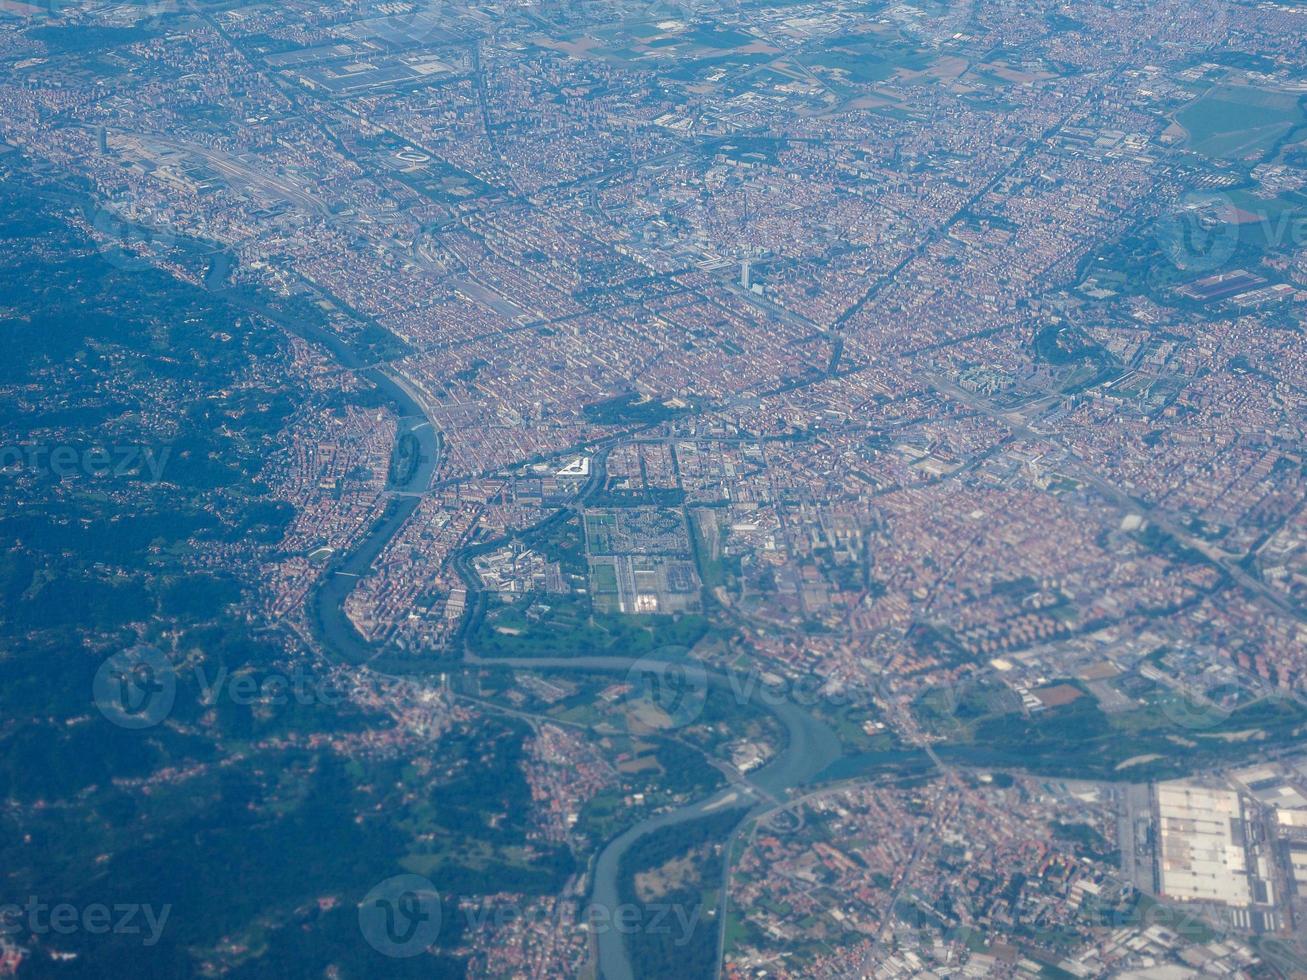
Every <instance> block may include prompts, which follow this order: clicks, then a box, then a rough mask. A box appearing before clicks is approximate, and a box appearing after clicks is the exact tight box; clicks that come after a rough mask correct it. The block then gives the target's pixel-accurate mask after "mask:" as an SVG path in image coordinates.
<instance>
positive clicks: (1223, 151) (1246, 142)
mask: <svg viewBox="0 0 1307 980" xmlns="http://www.w3.org/2000/svg"><path fill="white" fill-rule="evenodd" d="M1175 118H1176V122H1178V123H1179V124H1180V125H1181V126H1183V127H1184V128H1185V130H1186V131H1187V132H1188V133H1189V147H1190V149H1192V150H1194V151H1196V152H1198V153H1203V154H1206V155H1207V156H1212V157H1241V156H1247V155H1249V154H1252V153H1258V154H1261V153H1265V152H1266V151H1267V150H1268V149H1270V148H1271V147H1272V146H1273V145H1274V144H1275V142H1276V141H1277V140H1278V139H1280V138H1281V137H1282V136H1284V135H1285V134H1286V133H1287V132H1289V130H1290V129H1291V128H1293V127H1295V126H1301V125H1303V124H1304V123H1307V115H1305V114H1304V112H1303V107H1302V104H1301V101H1300V100H1299V98H1298V96H1296V95H1294V94H1292V93H1288V92H1270V91H1264V90H1261V89H1254V88H1250V87H1248V86H1244V85H1223V86H1218V87H1217V88H1214V89H1212V90H1211V91H1209V92H1208V93H1207V94H1205V95H1204V96H1202V97H1201V98H1199V99H1197V100H1196V101H1194V102H1191V103H1190V104H1189V105H1187V106H1185V107H1184V108H1183V109H1181V110H1180V111H1179V112H1178V113H1177V114H1176V117H1175Z"/></svg>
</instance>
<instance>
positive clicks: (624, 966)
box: [206, 256, 840, 980]
mask: <svg viewBox="0 0 1307 980" xmlns="http://www.w3.org/2000/svg"><path fill="white" fill-rule="evenodd" d="M229 262H230V259H229V258H227V257H225V256H224V257H221V258H218V259H215V264H214V266H213V267H212V268H211V275H210V276H209V277H208V281H207V283H206V284H207V285H208V286H209V288H210V289H211V290H212V291H213V292H215V293H217V294H219V295H222V296H224V297H225V298H227V299H229V300H231V301H232V302H234V303H236V304H238V305H241V306H243V307H245V308H246V309H248V310H250V311H251V312H256V313H259V314H260V315H262V316H265V317H267V318H268V319H271V320H273V321H275V322H277V323H278V324H280V325H281V326H282V327H283V328H285V329H287V330H289V331H290V332H292V333H295V334H296V335H298V336H301V337H303V338H305V339H306V340H309V341H312V342H314V343H317V344H319V345H321V346H322V347H324V348H325V349H327V350H328V351H329V352H330V353H331V354H332V356H333V357H334V358H335V359H336V361H337V362H338V363H339V364H340V365H341V366H342V367H344V368H346V369H350V370H354V371H357V372H358V373H359V374H361V375H362V376H363V377H366V378H367V379H368V380H370V381H371V382H373V383H374V384H375V385H377V387H378V388H379V389H380V390H381V391H382V392H383V393H384V394H385V395H386V396H387V398H388V399H390V401H391V402H392V403H393V404H394V405H395V406H396V407H397V410H398V413H399V416H400V422H399V428H398V431H397V433H396V441H397V442H398V439H399V437H400V436H402V435H403V434H404V433H407V432H411V433H412V434H413V435H414V436H415V437H416V438H417V439H418V443H419V447H420V449H421V461H420V463H419V465H418V466H417V467H416V468H415V469H414V471H413V472H412V473H411V474H409V476H408V478H407V479H406V480H404V481H403V483H402V484H399V485H393V486H390V487H388V488H387V489H388V490H389V491H390V494H391V496H390V501H389V503H388V506H387V509H386V511H385V513H384V515H383V516H382V517H381V518H380V519H379V520H378V521H377V522H376V523H375V524H374V525H373V526H372V528H371V529H370V530H369V531H368V533H367V534H366V535H364V536H363V538H362V539H361V540H360V541H358V543H357V544H355V545H354V547H353V548H352V549H350V550H349V551H348V552H345V553H342V554H339V555H336V556H334V558H333V560H332V564H331V567H330V569H329V570H328V572H327V574H326V575H325V576H324V578H323V581H322V583H321V584H320V586H319V587H318V588H317V589H315V590H314V592H313V593H312V595H311V597H310V600H309V601H310V613H311V615H310V619H311V621H312V623H313V626H314V630H315V634H316V636H317V638H318V640H319V641H320V642H321V643H322V645H323V648H324V649H325V650H326V652H327V653H328V655H331V656H334V657H336V658H338V659H340V660H343V661H346V662H349V663H353V664H361V663H365V662H368V661H369V660H372V659H374V658H375V657H376V656H377V654H378V653H380V652H381V650H380V648H378V647H377V646H376V645H374V644H372V643H369V642H368V641H367V640H365V639H364V638H363V637H362V636H361V635H360V634H359V632H358V631H357V630H356V629H355V628H354V624H353V623H352V622H350V619H349V617H348V616H347V615H346V614H345V608H344V604H345V600H346V598H347V597H348V596H349V594H350V592H351V591H353V589H354V587H355V585H356V584H357V583H358V580H359V578H361V577H362V576H364V575H366V574H367V573H368V571H369V570H370V569H371V567H372V564H373V562H374V561H376V559H377V556H378V555H380V554H381V552H382V551H383V550H384V549H385V547H386V545H387V543H389V541H390V540H391V538H393V537H394V536H395V534H397V533H398V532H399V530H400V528H401V527H403V525H404V522H405V521H407V520H408V518H409V517H410V515H412V513H413V511H414V510H415V509H416V508H417V506H418V503H419V501H420V500H421V495H422V494H423V493H424V492H425V491H427V490H428V489H430V487H431V484H432V480H433V478H434V476H435V473H436V471H437V470H438V469H439V466H440V457H441V450H442V445H441V437H440V433H439V432H438V430H437V429H436V427H435V425H434V424H433V423H432V420H431V419H429V418H428V417H427V416H426V415H425V413H424V411H423V408H422V406H421V404H420V403H419V402H418V400H417V399H416V398H414V397H413V396H412V395H411V394H410V393H409V391H408V390H407V389H406V387H405V386H404V385H403V383H402V382H400V381H397V380H396V379H395V378H393V377H391V376H390V375H389V374H387V373H386V372H385V371H384V370H383V369H382V368H380V367H377V366H369V365H365V364H364V363H363V362H362V359H361V358H360V357H359V356H358V355H357V354H356V353H355V352H354V351H353V350H352V349H351V348H350V347H349V346H348V345H347V344H346V343H345V342H344V341H343V340H342V339H341V338H340V337H339V336H337V335H335V334H332V333H330V332H329V331H326V330H323V329H321V328H317V327H312V326H308V325H305V324H303V323H302V322H299V321H297V320H296V319H295V318H293V317H291V316H288V315H286V314H284V313H282V312H281V311H279V310H276V309H272V308H269V307H266V306H264V305H262V304H261V303H259V302H258V301H257V299H255V298H253V297H251V296H249V295H247V294H244V293H239V294H238V293H236V292H235V291H233V290H231V289H229V288H227V287H226V285H225V279H226V276H227V272H228V264H229ZM464 661H465V663H467V664H469V665H473V666H487V667H511V668H516V669H521V670H537V671H540V670H543V671H583V672H590V673H594V672H596V671H600V672H613V673H618V674H625V673H626V672H628V671H629V670H630V669H631V667H632V665H633V664H634V663H635V662H636V661H635V659H634V658H629V659H628V658H622V657H577V658H538V659H537V658H532V659H512V658H501V659H481V658H478V657H476V656H474V655H473V654H471V653H470V652H468V653H465V658H464ZM640 662H641V663H642V665H643V666H644V667H645V668H646V669H648V668H653V669H658V668H659V667H663V668H667V667H670V666H671V665H670V664H668V663H661V662H651V661H649V660H647V659H644V660H641V661H640ZM440 666H442V667H444V668H446V669H447V667H448V665H447V664H446V665H440ZM707 681H708V684H709V686H711V687H714V688H718V689H723V690H728V691H730V692H732V695H733V696H736V697H741V698H745V699H746V700H748V701H749V702H750V703H752V704H754V705H756V706H758V707H760V708H762V709H764V710H766V711H769V712H770V713H771V714H772V715H774V716H775V717H776V719H777V720H778V721H779V722H780V723H781V726H782V727H783V729H784V732H785V744H784V745H783V746H782V747H781V749H780V751H779V752H777V754H776V755H775V756H774V757H773V758H772V760H771V761H770V762H769V763H767V765H765V766H763V767H762V768H761V769H759V770H758V771H757V772H755V773H752V774H750V775H749V776H748V777H747V779H745V780H743V781H742V782H738V783H733V784H732V785H730V786H728V787H726V788H724V789H721V790H719V791H717V792H716V793H713V794H712V795H710V796H708V797H705V798H704V799H701V800H697V801H695V802H693V803H689V804H686V805H685V806H682V807H678V808H676V809H673V810H668V811H665V812H663V813H659V814H657V815H655V816H653V817H650V818H649V819H647V820H644V821H642V822H640V823H638V824H636V825H635V826H633V827H631V828H629V829H627V830H626V831H625V832H623V833H621V834H619V835H618V836H616V837H615V838H613V839H612V840H610V841H609V842H608V843H607V844H606V845H605V846H604V847H603V848H602V850H600V852H599V854H598V856H597V857H596V858H595V862H594V868H593V881H592V887H591V894H590V904H591V905H592V906H596V907H599V908H604V909H607V910H613V909H616V908H618V906H619V905H620V904H621V902H620V898H619V885H620V882H619V880H618V879H619V870H620V867H621V863H622V857H623V855H625V854H626V852H627V850H628V849H629V848H630V847H631V846H632V845H633V844H634V843H635V842H636V841H638V840H640V839H641V838H642V837H645V836H646V835H648V834H650V833H653V832H654V831H657V830H662V829H664V828H667V827H674V826H677V825H679V824H683V823H688V822H690V821H693V820H697V819H699V818H700V817H704V816H707V815H710V814H713V813H717V812H719V811H721V810H722V809H728V808H738V809H739V810H740V811H741V812H740V819H741V820H744V819H746V818H747V817H748V816H749V815H750V814H753V813H755V812H759V811H761V810H763V809H766V808H768V807H769V806H771V805H772V801H774V800H777V799H782V798H784V796H785V795H786V793H787V792H788V791H789V790H790V789H792V788H795V787H799V786H804V785H806V784H808V783H811V782H812V781H813V780H814V779H815V778H816V777H817V775H818V774H819V773H821V772H822V771H823V770H825V769H826V768H827V767H828V766H829V765H830V764H831V763H833V762H834V761H835V760H836V759H838V758H839V756H840V743H839V739H838V737H837V736H836V734H835V732H834V730H832V729H831V728H830V726H828V725H827V724H825V723H824V722H822V721H819V720H818V719H817V718H815V717H814V716H813V715H812V714H810V713H809V712H808V711H806V710H804V709H803V708H801V707H799V706H798V705H796V704H794V703H793V702H790V701H782V700H779V699H777V698H776V697H775V696H774V695H771V696H767V697H763V696H762V694H763V688H762V686H761V685H757V684H750V683H748V682H747V679H743V678H741V677H738V676H736V677H732V676H731V675H729V674H727V673H721V672H709V673H708V674H707ZM719 931H720V930H719ZM595 941H596V948H597V955H598V961H599V962H598V966H599V976H600V977H602V978H603V980H633V976H634V973H633V970H632V967H631V959H630V955H629V950H628V949H627V945H626V941H625V938H624V936H623V935H622V933H621V932H619V931H618V930H615V929H599V930H596V935H595Z"/></svg>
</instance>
